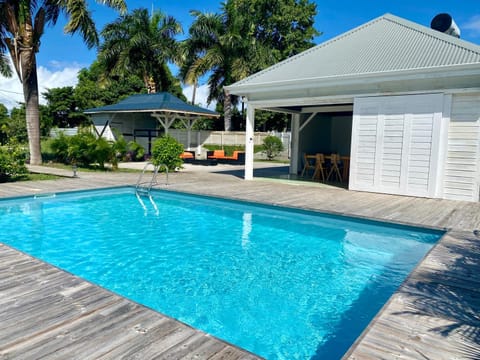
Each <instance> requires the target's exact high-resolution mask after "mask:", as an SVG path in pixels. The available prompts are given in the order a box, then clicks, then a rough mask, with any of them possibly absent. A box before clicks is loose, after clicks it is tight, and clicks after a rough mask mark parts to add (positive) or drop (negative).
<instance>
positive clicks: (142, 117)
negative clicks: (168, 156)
mask: <svg viewBox="0 0 480 360" xmlns="http://www.w3.org/2000/svg"><path fill="white" fill-rule="evenodd" d="M84 113H85V114H87V115H90V116H91V117H92V121H93V124H94V125H95V128H96V129H97V132H98V135H99V136H105V135H107V134H111V135H110V136H113V134H112V131H111V129H112V128H113V129H115V130H116V131H118V132H119V133H120V134H122V135H123V136H124V137H125V139H126V140H137V139H138V138H148V146H147V147H148V152H149V153H150V151H151V140H152V138H154V137H157V136H158V134H159V129H158V123H160V124H161V125H162V127H163V130H164V131H165V134H168V130H169V128H170V127H171V126H172V124H173V122H174V121H175V120H180V121H181V122H182V123H183V125H184V126H185V128H186V129H187V147H188V148H190V144H191V130H192V127H193V125H194V124H195V122H196V121H197V120H198V119H200V118H218V117H219V116H220V115H219V114H218V113H216V112H215V111H212V110H209V109H205V108H202V107H200V106H196V105H191V104H188V103H186V102H184V101H182V100H180V99H179V98H177V97H176V96H174V95H172V94H170V93H167V92H160V93H154V94H137V95H131V96H129V97H128V98H126V99H124V100H122V101H120V102H118V103H117V104H112V105H107V106H101V107H98V108H93V109H88V110H85V111H84Z"/></svg>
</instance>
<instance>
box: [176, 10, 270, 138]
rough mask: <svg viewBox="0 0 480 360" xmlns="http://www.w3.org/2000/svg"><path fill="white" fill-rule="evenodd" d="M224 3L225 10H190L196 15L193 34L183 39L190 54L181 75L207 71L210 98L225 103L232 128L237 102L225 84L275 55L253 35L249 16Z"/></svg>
mask: <svg viewBox="0 0 480 360" xmlns="http://www.w3.org/2000/svg"><path fill="white" fill-rule="evenodd" d="M235 10H236V9H235V8H234V7H229V5H228V3H225V4H224V5H223V12H222V14H213V13H202V12H199V11H191V12H190V13H191V15H192V16H194V17H195V20H194V22H193V23H192V25H191V27H190V37H189V38H188V39H187V40H186V41H185V42H184V44H185V45H184V46H185V47H186V48H187V49H188V50H189V51H188V52H189V56H185V58H186V59H187V61H186V62H184V63H183V66H182V67H181V71H180V76H181V77H182V78H183V80H184V81H186V82H187V83H188V82H192V81H194V80H196V79H198V78H199V77H200V76H203V75H205V74H207V73H209V74H210V76H209V78H208V86H209V95H208V97H207V101H208V102H209V103H210V102H211V101H213V100H216V101H217V102H219V103H223V111H224V122H225V130H226V131H230V130H231V129H232V123H231V112H232V104H233V105H235V104H236V103H237V102H238V99H237V98H233V99H232V97H231V96H230V94H228V93H225V92H224V91H223V87H224V86H226V85H230V84H232V83H234V82H236V81H238V80H241V79H243V78H244V77H246V76H248V75H250V74H252V73H254V72H255V71H258V70H259V69H261V68H264V67H266V66H267V65H269V64H271V63H273V61H274V59H273V58H272V56H271V53H270V52H269V51H268V49H267V47H265V46H264V45H263V44H262V43H261V42H257V41H255V38H254V37H253V36H251V34H250V33H249V32H250V29H251V28H252V27H251V26H250V25H251V24H250V22H249V21H248V19H246V18H245V16H243V15H242V14H240V13H238V12H236V11H235Z"/></svg>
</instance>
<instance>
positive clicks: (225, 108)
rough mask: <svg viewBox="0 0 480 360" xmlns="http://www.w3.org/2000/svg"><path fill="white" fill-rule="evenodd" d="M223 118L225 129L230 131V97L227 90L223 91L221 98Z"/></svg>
mask: <svg viewBox="0 0 480 360" xmlns="http://www.w3.org/2000/svg"><path fill="white" fill-rule="evenodd" d="M223 118H224V124H225V131H232V98H231V97H230V93H229V92H228V91H225V99H224V100H223Z"/></svg>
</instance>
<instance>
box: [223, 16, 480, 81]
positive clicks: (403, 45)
mask: <svg viewBox="0 0 480 360" xmlns="http://www.w3.org/2000/svg"><path fill="white" fill-rule="evenodd" d="M476 63H478V64H480V46H478V45H474V44H472V43H469V42H466V41H463V40H460V39H457V38H455V37H452V36H449V35H445V34H443V33H440V32H438V31H435V30H432V29H430V28H427V27H424V26H421V25H418V24H415V23H413V22H410V21H407V20H404V19H401V18H398V17H396V16H393V15H390V14H386V15H384V16H382V17H379V18H377V19H375V20H372V21H370V22H368V23H366V24H364V25H362V26H360V27H358V28H356V29H353V30H351V31H349V32H347V33H345V34H343V35H340V36H338V37H336V38H334V39H332V40H329V41H327V42H325V43H323V44H320V45H318V46H316V47H313V48H311V49H309V50H306V51H304V52H303V53H300V54H298V55H296V56H294V57H292V58H289V59H287V60H285V61H283V62H281V63H278V64H276V65H274V66H272V67H270V68H268V69H265V70H263V71H261V72H259V73H257V74H254V75H252V76H250V77H248V78H246V79H244V80H241V81H239V82H237V83H235V84H234V85H232V86H233V87H235V86H236V85H255V84H262V83H275V82H282V81H295V80H301V79H312V78H318V79H321V78H330V77H336V76H355V75H361V74H371V73H381V72H395V71H404V70H413V69H427V68H435V67H448V66H453V65H462V64H476Z"/></svg>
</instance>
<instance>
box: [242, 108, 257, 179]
mask: <svg viewBox="0 0 480 360" xmlns="http://www.w3.org/2000/svg"><path fill="white" fill-rule="evenodd" d="M254 128H255V108H254V107H253V106H251V105H247V122H246V125H245V176H244V178H245V180H253V137H254V133H253V129H254Z"/></svg>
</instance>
